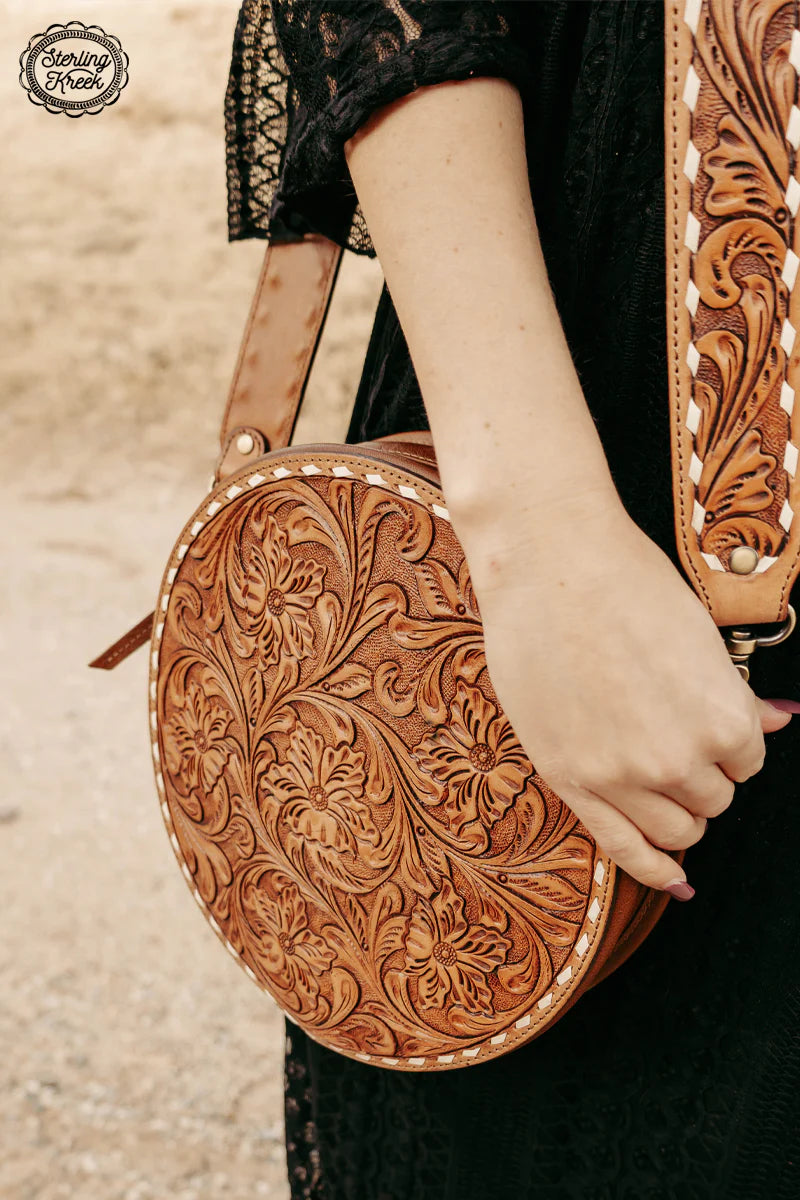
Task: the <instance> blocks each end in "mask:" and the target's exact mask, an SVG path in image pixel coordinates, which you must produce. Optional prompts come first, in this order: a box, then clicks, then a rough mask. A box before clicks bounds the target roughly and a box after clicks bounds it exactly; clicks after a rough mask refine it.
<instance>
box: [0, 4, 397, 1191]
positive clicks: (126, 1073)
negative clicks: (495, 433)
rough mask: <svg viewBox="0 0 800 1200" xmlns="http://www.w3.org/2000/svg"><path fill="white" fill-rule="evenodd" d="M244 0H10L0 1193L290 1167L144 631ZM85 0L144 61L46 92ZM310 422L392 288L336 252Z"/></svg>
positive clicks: (171, 1187)
mask: <svg viewBox="0 0 800 1200" xmlns="http://www.w3.org/2000/svg"><path fill="white" fill-rule="evenodd" d="M237 8H238V4H237V3H236V0H207V2H205V3H198V2H196V0H195V2H193V3H191V4H189V3H184V4H177V3H169V2H166V0H158V2H155V0H154V2H152V3H148V2H143V0H136V2H129V0H117V2H116V3H112V2H108V3H105V4H99V3H94V2H92V0H81V3H80V4H74V3H73V4H71V5H67V6H66V7H65V6H63V5H59V6H58V7H56V6H55V5H52V4H44V3H39V2H38V0H34V2H31V0H27V2H26V3H25V4H22V3H20V4H10V3H5V4H2V5H0V11H2V17H3V20H2V34H0V38H1V39H2V44H3V54H2V57H1V58H0V61H1V62H2V64H3V66H2V70H0V127H1V128H2V141H3V157H4V170H3V176H4V184H3V199H2V204H3V208H4V213H3V220H2V222H0V238H1V239H2V262H3V282H2V295H1V297H0V303H1V304H2V331H3V337H2V345H3V349H2V355H0V372H1V373H2V383H3V401H2V430H3V435H2V445H1V446H0V468H1V469H2V481H3V493H2V495H3V501H4V504H5V514H4V518H5V519H4V520H3V521H2V525H1V527H0V548H1V549H2V554H3V561H4V562H5V563H6V567H5V569H4V571H3V572H2V577H1V578H2V582H1V583H0V588H1V589H2V612H3V621H2V632H1V633H0V637H1V638H2V642H0V648H1V649H2V662H3V666H4V686H3V699H4V713H3V720H2V724H1V725H0V763H1V765H2V780H3V784H4V787H3V791H2V795H0V869H1V870H2V880H3V892H4V905H3V909H4V913H3V921H2V925H1V926H0V1042H1V1043H2V1054H1V1055H0V1123H2V1128H3V1131H4V1132H3V1152H2V1156H0V1195H1V1196H2V1197H3V1198H4V1200H56V1198H60V1197H69V1198H70V1200H151V1198H152V1200H221V1198H223V1197H224V1198H225V1200H252V1198H253V1197H271V1198H274V1200H282V1198H285V1197H286V1196H287V1195H288V1189H287V1186H286V1182H285V1158H284V1146H283V1124H282V1119H283V1118H282V1090H283V1074H282V1050H283V1023H282V1018H281V1017H280V1014H279V1013H278V1010H277V1009H276V1008H275V1007H274V1006H273V1005H272V1002H271V1001H270V1000H269V999H267V998H266V997H265V996H263V995H262V994H261V993H260V992H259V991H258V990H257V989H256V988H255V987H254V986H253V985H252V983H250V981H249V980H248V979H247V978H246V977H245V976H244V975H243V973H242V972H241V971H239V969H238V968H237V967H236V965H235V964H233V963H232V962H231V961H230V959H229V958H228V956H227V955H226V954H224V953H223V950H222V948H221V946H220V945H219V943H218V942H217V940H216V938H215V937H214V935H213V934H212V932H211V931H210V929H209V928H208V927H207V926H206V923H205V921H204V920H203V919H202V917H201V916H200V914H199V913H198V911H197V908H196V906H195V904H194V901H193V900H192V898H191V895H190V893H189V890H188V888H187V886H186V884H185V882H184V880H183V878H182V876H181V874H180V872H179V871H178V869H177V867H176V864H175V861H174V857H173V854H172V850H171V848H170V846H169V843H168V840H167V837H166V834H165V832H164V828H163V824H162V821H161V815H160V812H159V807H158V803H157V799H156V792H155V785H154V781H153V778H152V766H151V760H150V756H149V752H148V736H147V704H146V691H147V663H146V654H145V652H144V651H139V652H138V653H137V654H136V656H134V657H133V658H131V659H129V660H128V661H127V662H126V663H124V664H123V665H122V666H120V667H119V668H118V669H117V670H116V671H114V672H112V673H109V674H107V673H104V672H93V671H90V670H88V669H87V666H86V664H87V662H88V660H89V659H90V658H92V657H94V655H95V654H96V653H97V652H99V651H100V650H101V649H103V648H104V647H105V646H106V645H107V644H108V643H109V642H111V641H113V640H114V639H115V638H116V637H117V636H119V635H120V634H121V633H122V632H124V631H125V630H126V629H127V628H128V627H129V626H130V625H132V624H133V623H134V622H136V621H137V620H139V618H140V617H142V616H144V614H145V613H147V612H148V611H149V610H150V608H151V607H152V605H153V602H154V599H155V593H156V591H157V588H158V584H159V580H160V575H161V571H162V568H163V565H164V562H165V560H166V558H167V556H168V554H169V552H170V550H171V548H172V545H173V542H174V539H175V537H176V536H177V534H178V532H179V530H180V528H181V526H182V524H183V522H184V520H185V518H186V516H187V515H188V514H189V513H190V512H191V511H192V510H193V509H194V507H195V505H196V504H197V503H198V502H199V500H200V499H201V498H202V496H203V495H204V494H205V491H206V485H207V481H208V477H209V474H210V470H211V467H212V465H213V461H214V457H215V439H216V432H217V424H218V421H219V418H220V415H221V410H222V402H223V398H224V395H225V391H226V387H227V381H228V377H229V374H230V371H231V369H232V365H233V361H234V357H235V352H236V347H237V343H238V338H239V335H240V331H241V327H242V324H243V321H244V317H245V314H246V310H247V305H248V302H249V293H250V290H251V288H252V285H253V282H254V278H255V274H256V271H257V266H258V260H259V258H260V255H261V249H262V247H261V246H260V245H259V244H258V243H256V242H246V243H239V244H237V245H233V246H230V245H228V243H227V240H226V228H225V203H226V201H225V184H224V170H223V165H224V147H223V126H222V100H223V93H224V88H225V82H226V78H227V69H228V58H229V51H230V43H231V37H232V33H233V28H234V24H235V19H236V12H237ZM76 17H78V18H80V19H81V20H83V21H84V22H86V23H87V24H91V23H97V24H100V25H101V26H102V27H103V28H105V29H106V30H108V31H109V32H111V33H114V34H116V35H117V36H118V37H119V38H120V40H121V42H122V45H123V47H124V49H125V50H126V52H127V53H128V55H129V57H130V64H131V66H130V83H129V86H128V87H127V89H126V90H125V92H124V93H123V95H122V98H121V100H120V102H119V103H118V104H117V105H116V106H115V107H113V108H111V109H108V110H106V111H105V112H104V113H102V114H101V115H100V116H95V117H84V118H81V119H80V120H68V119H67V118H65V117H63V116H52V115H49V114H47V113H45V112H44V111H43V110H42V109H41V108H36V107H34V106H33V105H32V104H31V103H30V102H29V100H28V98H27V96H26V94H25V93H24V91H23V90H22V88H21V87H20V86H19V83H18V81H17V58H18V55H19V54H20V52H21V51H22V50H23V49H24V48H25V46H26V44H27V42H28V39H29V37H30V36H31V35H33V34H34V33H37V32H40V31H41V30H43V29H44V28H45V27H46V26H47V25H48V24H50V23H51V22H53V21H59V22H65V21H68V20H71V19H74V18H76ZM346 257H347V260H348V261H347V262H346V263H345V266H344V267H343V270H342V273H341V274H340V279H339V284H338V285H337V291H338V296H337V298H336V299H335V301H334V305H333V309H332V313H331V317H330V319H329V327H328V330H327V333H326V344H325V345H324V347H323V349H322V351H321V353H320V355H319V356H318V361H317V365H316V367H315V372H314V379H313V382H312V386H311V389H310V394H309V399H308V402H307V405H306V413H305V415H304V418H303V423H302V425H301V427H300V429H299V430H298V437H297V438H296V440H298V441H309V440H312V441H313V440H329V439H331V438H334V439H341V438H342V437H343V436H344V431H345V429H346V425H347V419H348V416H349V409H350V405H351V404H352V397H353V395H354V392H355V388H356V385H357V381H358V371H359V366H360V363H361V361H362V358H363V352H364V348H365V344H366V338H367V336H368V333H369V327H370V324H371V318H372V314H373V312H374V307H375V303H376V300H377V295H378V291H379V289H380V283H381V275H380V269H379V267H378V265H377V263H375V262H374V261H370V260H367V259H365V258H359V257H357V256H355V255H351V254H349V255H347V256H346Z"/></svg>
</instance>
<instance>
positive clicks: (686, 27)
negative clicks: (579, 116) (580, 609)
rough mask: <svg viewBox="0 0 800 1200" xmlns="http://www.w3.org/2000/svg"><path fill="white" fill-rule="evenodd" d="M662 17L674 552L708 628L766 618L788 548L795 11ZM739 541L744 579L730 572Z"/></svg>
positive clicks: (752, 5) (707, 9)
mask: <svg viewBox="0 0 800 1200" xmlns="http://www.w3.org/2000/svg"><path fill="white" fill-rule="evenodd" d="M665 17H666V21H665V67H666V88H665V105H666V107H665V118H666V120H665V132H666V139H665V155H666V157H665V181H666V189H667V192H666V202H667V203H666V211H667V230H666V233H667V238H666V250H667V310H668V338H669V345H668V359H669V371H670V397H671V420H672V455H673V480H674V499H675V517H676V533H677V540H678V548H679V551H680V556H681V561H682V563H683V565H684V567H685V569H686V571H687V574H688V576H689V579H690V581H691V582H692V585H693V586H694V588H695V590H696V591H697V592H698V594H699V595H700V597H701V598H702V600H703V602H704V603H705V604H706V607H707V608H708V609H709V611H710V613H711V615H712V616H713V617H714V620H715V621H716V623H717V625H720V626H723V625H734V624H737V623H744V622H748V623H761V622H773V621H779V620H783V619H784V618H785V617H786V615H787V608H788V602H789V590H790V587H791V584H792V582H793V580H794V578H795V577H796V574H797V565H798V554H800V520H799V519H798V518H797V516H796V512H797V509H798V505H800V482H799V481H798V471H797V467H798V444H800V442H799V440H798V439H799V437H800V431H799V430H798V420H799V419H800V417H798V412H797V408H798V405H797V404H796V402H795V390H796V388H797V386H798V384H800V370H799V369H798V368H799V366H800V338H798V336H797V331H798V329H800V298H798V288H797V286H796V277H797V268H798V265H799V263H800V260H799V259H798V254H800V246H799V245H798V239H799V237H800V235H799V234H798V221H797V212H798V204H800V183H798V180H797V149H798V145H800V110H798V107H797V75H798V69H800V32H799V31H798V29H797V28H796V26H797V14H796V11H795V5H793V4H786V3H782V2H780V0H703V3H700V2H699V0H688V3H687V2H679V3H667V6H666V11H665ZM739 547H749V548H750V549H751V550H752V551H755V553H756V554H757V556H758V559H757V566H756V567H755V570H753V571H752V573H750V574H747V575H741V574H739V575H737V574H735V573H734V572H733V571H732V569H731V554H732V553H733V552H734V551H735V550H736V549H737V548H739ZM740 558H741V552H740ZM745 561H747V555H746V554H745ZM753 561H755V560H753Z"/></svg>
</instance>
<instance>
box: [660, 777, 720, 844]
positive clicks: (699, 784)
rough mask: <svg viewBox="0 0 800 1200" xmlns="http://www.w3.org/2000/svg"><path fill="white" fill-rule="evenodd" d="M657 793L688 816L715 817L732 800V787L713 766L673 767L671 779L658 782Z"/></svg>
mask: <svg viewBox="0 0 800 1200" xmlns="http://www.w3.org/2000/svg"><path fill="white" fill-rule="evenodd" d="M658 789H659V791H661V792H662V793H663V794H664V795H665V796H668V797H669V798H670V799H671V800H673V801H674V802H675V804H676V805H678V806H679V807H680V808H681V809H683V810H684V811H686V813H687V815H688V816H694V817H718V816H719V815H720V813H723V812H725V809H726V808H728V807H729V805H730V803H731V801H732V800H733V795H734V791H735V790H736V784H735V783H734V781H733V780H732V779H730V778H729V777H728V776H727V775H726V774H725V772H724V771H722V770H721V769H720V767H719V766H717V765H716V764H713V765H705V766H691V767H689V768H688V769H686V770H684V769H683V768H682V767H681V766H680V764H676V766H675V770H674V772H673V774H672V776H671V777H670V778H668V779H665V780H660V781H659V782H658ZM654 790H655V789H654ZM671 848H673V847H671Z"/></svg>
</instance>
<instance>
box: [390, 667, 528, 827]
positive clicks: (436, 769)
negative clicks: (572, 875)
mask: <svg viewBox="0 0 800 1200" xmlns="http://www.w3.org/2000/svg"><path fill="white" fill-rule="evenodd" d="M449 718H450V719H449V721H448V722H447V724H446V725H440V726H439V727H438V728H436V729H434V731H433V732H432V733H429V734H427V736H426V737H424V738H423V739H422V740H421V741H420V742H419V743H418V744H417V745H416V746H415V748H414V750H413V758H414V760H415V761H416V762H417V763H418V764H419V766H420V767H421V768H422V770H423V771H425V772H426V773H427V774H429V775H430V776H431V777H432V778H433V779H434V780H436V781H437V782H438V783H440V784H441V785H442V787H443V788H444V796H443V802H444V807H445V810H446V812H447V815H448V817H449V819H450V825H451V828H452V829H453V832H454V833H456V834H458V833H460V832H461V830H462V829H463V827H464V826H465V825H469V824H471V823H472V822H474V821H481V823H482V824H483V825H484V826H489V825H492V824H494V822H495V821H499V820H500V818H501V817H502V816H503V814H504V813H505V812H506V810H507V809H508V808H509V806H510V805H511V804H513V802H514V800H515V799H516V797H517V796H518V795H519V794H520V792H521V791H522V790H523V788H524V787H525V782H526V780H527V778H528V776H529V775H530V774H531V770H532V768H531V764H530V762H529V760H528V757H527V755H526V754H525V751H524V750H523V749H522V747H521V746H520V744H519V742H518V741H517V737H516V734H515V733H514V731H513V729H512V728H511V724H510V722H509V720H508V718H507V717H505V716H503V715H500V714H499V713H498V711H497V707H496V705H494V704H493V703H492V702H491V700H487V699H486V697H485V696H484V695H483V692H482V691H481V690H480V688H477V687H469V686H468V685H467V684H465V683H464V682H463V680H460V681H459V684H458V687H457V689H456V694H455V696H454V698H453V700H452V701H451V703H450V714H449Z"/></svg>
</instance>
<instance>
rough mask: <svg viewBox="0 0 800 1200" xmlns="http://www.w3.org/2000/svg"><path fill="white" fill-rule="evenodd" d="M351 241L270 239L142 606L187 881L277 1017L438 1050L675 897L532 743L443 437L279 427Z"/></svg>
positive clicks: (497, 1023) (530, 995) (353, 1045)
mask: <svg viewBox="0 0 800 1200" xmlns="http://www.w3.org/2000/svg"><path fill="white" fill-rule="evenodd" d="M340 257H341V249H340V248H339V247H338V246H334V245H333V244H332V243H330V242H328V241H327V240H326V239H320V240H311V241H305V242H300V243H296V244H288V245H280V244H278V245H275V244H273V245H272V246H270V247H269V248H268V251H267V256H266V259H265V265H264V270H263V272H262V278H261V281H260V283H259V288H258V291H257V294H256V299H255V301H254V306H253V310H252V312H251V316H250V320H249V322H248V327H247V331H246V334H245V339H244V343H243V348H242V351H241V354H240V360H239V364H238V367H237V371H236V375H235V378H234V384H233V387H232V390H231V400H230V402H229V406H228V411H227V413H226V417H225V421H224V423H223V437H222V447H223V450H222V456H221V459H220V463H219V464H218V469H217V474H216V483H215V484H214V485H213V486H212V489H211V491H210V493H209V495H208V496H207V497H206V498H205V499H204V500H203V502H202V504H201V505H200V507H199V508H198V509H197V511H196V512H195V513H193V514H192V516H191V517H190V519H189V521H188V522H187V524H186V526H185V528H184V529H183V531H182V532H181V535H180V537H179V538H178V540H177V542H176V543H175V547H174V550H173V552H172V554H171V556H170V559H169V562H168V563H167V567H166V569H165V572H164V576H163V580H162V585H161V590H160V593H159V597H158V602H157V607H156V613H155V619H154V620H153V623H152V642H151V670H150V721H151V727H152V740H153V756H154V761H155V767H156V781H157V785H158V791H159V795H160V800H161V809H162V812H163V815H164V820H165V822H166V826H167V829H168V832H169V835H170V838H171V841H172V845H173V848H174V850H175V853H176V855H177V856H178V859H179V861H180V864H181V867H182V870H183V873H184V875H185V877H186V880H187V882H188V884H189V887H190V888H191V890H192V893H193V895H194V897H195V899H196V901H197V903H198V904H199V906H200V908H201V909H202V910H203V912H204V913H205V915H206V917H207V918H208V921H209V922H210V924H211V926H212V928H213V929H214V931H215V932H216V934H217V935H218V936H219V938H221V939H222V941H223V942H224V944H225V946H226V947H227V949H228V950H229V952H230V953H231V955H232V956H233V957H234V958H235V959H237V960H238V962H239V963H240V964H241V965H242V967H243V968H244V970H245V971H246V973H247V974H248V976H249V977H250V978H251V979H253V980H254V981H255V982H256V983H257V984H258V985H259V987H261V988H263V989H264V991H266V992H268V993H269V994H270V995H271V996H272V997H273V999H274V1000H275V1001H276V1002H277V1003H278V1005H280V1007H281V1009H282V1010H283V1011H284V1012H285V1013H286V1015H287V1016H288V1017H290V1018H291V1019H292V1020H293V1021H295V1022H296V1023H297V1024H299V1025H300V1026H302V1028H303V1029H304V1030H305V1031H306V1032H307V1033H308V1034H309V1035H310V1036H311V1037H312V1038H315V1039H316V1040H318V1041H319V1042H322V1043H323V1044H324V1045H326V1046H328V1047H330V1048H331V1049H334V1050H337V1051H339V1052H341V1053H343V1054H347V1055H352V1056H354V1057H357V1058H359V1059H361V1060H363V1061H364V1062H369V1063H375V1064H377V1065H380V1066H384V1067H390V1068H397V1069H411V1070H441V1069H447V1068H453V1067H459V1066H466V1065H469V1064H470V1063H476V1062H479V1061H483V1060H486V1059H488V1058H490V1057H492V1056H495V1055H498V1054H502V1053H505V1052H506V1051H508V1050H511V1049H512V1048H513V1047H514V1046H517V1045H519V1044H520V1043H522V1042H525V1041H528V1040H529V1039H530V1038H533V1037H535V1036H537V1035H538V1034H539V1033H541V1032H542V1031H543V1030H544V1029H546V1028H548V1027H549V1026H550V1025H552V1024H553V1022H554V1021H555V1020H557V1019H558V1018H559V1017H560V1016H561V1015H562V1014H563V1013H564V1012H566V1010H567V1009H568V1008H569V1007H570V1005H571V1004H573V1003H574V1002H575V1000H576V999H577V997H578V996H579V995H580V994H581V993H582V992H583V991H585V990H586V989H587V988H588V987H589V986H590V985H591V984H593V983H595V982H596V981H597V980H599V979H600V978H602V977H603V976H604V975H605V974H607V973H608V972H609V971H610V970H612V969H613V968H614V967H616V966H617V965H618V964H619V963H620V962H621V961H622V960H623V959H624V958H625V957H627V955H628V954H629V953H630V952H631V950H632V949H633V948H634V947H635V946H636V945H637V944H638V943H639V942H640V941H641V939H642V938H643V937H644V936H645V934H646V933H647V932H648V931H649V929H650V928H652V926H653V924H654V923H655V921H656V919H657V918H658V916H659V915H660V913H661V911H662V910H663V908H664V906H665V904H666V900H667V897H666V896H665V894H664V893H661V892H654V891H652V890H650V889H648V888H645V887H644V886H642V885H640V884H638V883H636V882H634V881H633V880H632V879H630V878H629V877H628V876H626V875H624V874H623V873H622V872H621V871H619V870H618V869H617V868H615V866H614V865H613V864H612V863H611V862H610V861H609V859H608V858H607V857H606V856H605V855H603V854H601V853H600V851H599V850H598V848H597V846H596V844H595V843H594V841H593V840H592V838H591V837H590V836H589V834H588V832H587V831H586V829H585V828H583V826H582V825H581V824H580V822H579V821H578V820H577V818H576V817H575V816H574V814H573V813H572V812H571V811H570V810H569V808H567V807H566V805H565V804H563V803H562V801H561V800H560V799H559V798H558V796H556V795H555V794H554V793H553V792H552V791H551V790H550V788H548V786H547V785H546V783H545V782H544V780H543V779H541V778H540V777H539V776H538V775H537V773H536V769H535V767H534V765H533V763H532V762H531V761H530V759H529V758H528V756H527V754H526V753H525V751H524V750H523V748H522V746H521V745H520V743H519V741H518V740H517V738H516V736H515V734H514V731H513V729H512V728H511V725H510V723H509V720H508V718H507V717H506V715H505V713H504V712H503V708H502V704H501V703H500V701H499V700H498V697H497V695H496V694H495V691H494V689H493V687H492V682H491V679H490V678H489V674H488V671H487V666H486V658H485V653H484V644H483V631H482V626H481V619H480V613H479V610H478V603H477V600H476V597H475V593H474V591H473V588H472V584H471V582H470V576H469V570H468V567H467V563H466V560H465V557H464V553H463V550H462V548H461V546H460V544H459V541H458V538H457V537H456V534H455V532H454V530H453V527H452V525H451V523H450V519H449V514H448V511H447V507H446V503H445V498H444V496H443V493H442V490H441V487H440V484H439V476H438V472H437V468H436V461H435V455H434V451H433V446H432V442H431V436H430V433H428V432H427V431H426V432H421V433H408V434H401V435H395V436H393V437H391V438H383V439H379V440H377V441H374V442H370V443H364V444H361V445H338V444H330V445H309V446H300V447H291V448H285V447H286V443H287V442H288V441H289V440H290V435H291V430H292V429H293V427H294V421H295V418H296V414H297V408H298V406H299V403H300V400H301V398H302V393H303V389H304V387H305V381H306V379H307V376H308V370H309V365H310V361H311V359H312V358H313V353H314V349H315V347H316V342H317V340H318V337H319V331H320V329H321V327H322V324H323V323H324V319H325V312H326V310H327V303H328V300H329V298H330V292H331V289H332V286H333V281H334V280H335V276H336V272H337V270H338V263H339V260H340ZM304 280H305V282H304ZM290 315H291V320H289V317H290ZM281 319H283V320H284V321H286V322H287V324H286V326H285V327H284V328H281V327H280V324H279V322H280V320H281ZM260 330H261V331H263V336H262V334H261V333H259V331H260ZM304 347H305V349H304ZM265 388H266V389H267V391H268V395H271V397H272V399H271V400H267V399H265V396H264V391H265ZM270 445H271V446H272V447H274V448H273V449H272V450H269V451H267V450H266V447H267V446H270ZM281 447H284V448H281ZM534 619H535V618H534ZM542 699H545V698H542Z"/></svg>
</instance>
